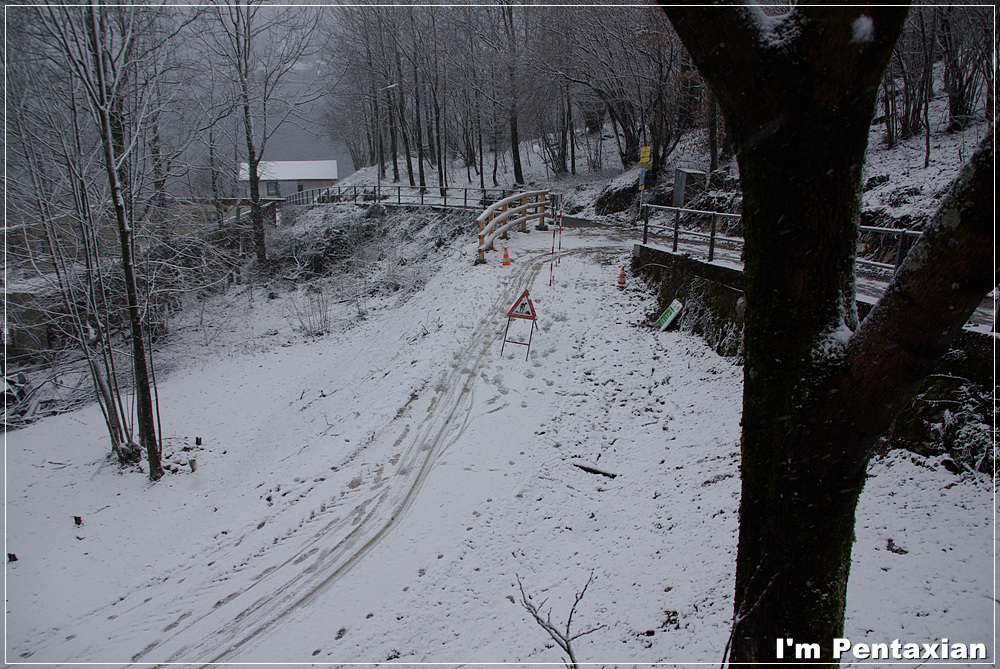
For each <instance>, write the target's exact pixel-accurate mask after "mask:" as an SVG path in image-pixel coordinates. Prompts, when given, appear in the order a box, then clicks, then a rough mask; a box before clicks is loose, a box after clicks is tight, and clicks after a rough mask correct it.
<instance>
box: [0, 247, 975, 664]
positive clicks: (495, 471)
mask: <svg viewBox="0 0 1000 669" xmlns="http://www.w3.org/2000/svg"><path fill="white" fill-rule="evenodd" d="M562 241H563V253H562V256H561V259H560V262H559V264H558V265H556V266H555V267H554V272H553V276H554V281H553V284H552V285H551V286H549V260H550V256H549V250H550V248H551V235H550V234H549V233H545V232H538V231H533V232H532V233H531V234H529V235H522V234H520V233H517V234H514V235H512V239H511V240H510V241H509V242H508V248H509V249H510V253H511V257H512V260H513V261H514V262H513V265H512V266H511V267H502V266H501V264H500V252H498V253H493V254H490V255H489V258H488V260H489V264H487V265H485V266H479V267H474V266H473V265H472V257H473V256H472V252H473V247H474V243H473V242H472V241H471V234H469V235H465V236H463V237H461V238H460V239H459V240H458V241H456V242H454V243H452V244H450V245H446V246H444V247H442V248H441V250H440V251H437V252H435V253H436V255H433V256H432V257H431V260H430V261H429V262H428V263H426V264H425V266H427V267H429V266H430V264H434V265H436V266H437V267H438V268H439V269H438V270H437V271H436V273H434V274H433V276H432V277H431V278H429V279H428V280H427V283H426V285H425V286H424V288H423V290H421V291H419V292H417V293H416V294H414V295H413V296H412V297H410V298H409V299H408V300H405V301H404V300H400V299H392V298H385V299H382V298H379V299H375V298H372V299H371V301H370V302H369V303H367V304H366V305H365V307H366V310H367V318H365V319H364V320H358V319H357V312H358V309H359V308H360V307H359V306H358V304H356V303H353V302H345V303H342V304H335V305H334V306H333V307H332V308H333V311H334V313H333V316H332V322H334V323H336V324H338V327H336V328H334V329H335V332H334V333H332V334H328V335H326V336H323V337H318V338H312V337H304V336H302V335H301V334H299V333H297V332H295V331H294V328H293V326H294V324H295V323H294V321H295V319H294V318H292V317H290V314H291V313H293V311H294V303H293V300H294V298H295V296H294V295H289V294H285V295H278V296H277V297H276V298H274V299H268V295H267V293H266V292H261V291H260V290H258V291H257V292H256V293H254V294H253V296H252V299H251V295H250V294H249V293H248V292H243V293H241V294H239V295H236V296H234V295H232V294H231V295H229V296H224V297H225V299H226V300H227V301H228V302H229V304H227V305H225V309H222V308H221V307H222V306H223V305H221V303H220V304H219V305H216V308H215V309H214V310H209V311H208V312H207V316H206V315H203V316H202V318H201V319H200V328H195V327H194V326H193V325H192V326H191V327H190V328H189V329H188V330H185V331H184V332H182V333H181V335H179V338H180V339H182V340H183V342H182V343H183V347H181V348H179V349H174V352H173V358H174V360H175V362H174V363H173V367H174V369H173V371H172V372H171V373H170V374H169V375H166V378H161V380H160V408H161V412H162V415H163V432H164V434H165V435H166V436H165V441H166V444H167V448H166V450H167V451H168V453H169V454H170V459H171V461H172V462H175V463H178V464H180V465H182V466H181V467H180V468H179V469H178V471H177V472H176V473H171V474H168V475H167V476H166V477H165V478H164V479H163V480H161V481H160V482H158V483H156V484H150V483H148V482H147V481H146V479H145V477H143V476H142V475H140V474H138V473H135V472H122V471H120V470H119V469H118V468H117V467H116V466H114V465H112V464H111V463H110V461H109V460H108V457H107V451H108V447H107V444H106V441H107V440H106V437H105V435H104V434H103V428H102V422H101V418H100V414H99V411H98V409H97V407H96V406H90V407H87V408H85V409H83V410H80V411H77V412H75V413H72V414H67V415H63V416H59V417H54V418H49V419H46V420H44V421H41V422H39V423H37V424H34V425H31V426H29V427H27V428H25V429H23V430H19V431H17V432H14V433H11V434H9V435H8V440H7V478H6V486H7V487H6V498H7V516H6V523H7V527H6V538H7V550H8V552H11V553H16V554H17V556H18V560H17V561H16V562H11V563H9V564H8V565H7V571H6V583H7V609H6V611H7V617H6V647H5V648H6V651H7V657H6V659H7V661H8V662H37V663H56V662H108V663H110V662H139V663H143V664H145V663H159V662H167V661H173V662H208V661H227V662H318V663H334V662H352V661H354V662H382V661H389V660H392V661H398V662H407V661H411V662H416V661H424V662H485V661H492V662H500V661H507V662H515V661H517V662H531V663H534V662H559V661H561V659H562V656H561V654H560V652H559V650H558V649H557V648H554V647H553V644H552V643H551V641H550V640H549V638H548V637H547V635H546V634H545V632H544V631H543V630H542V629H541V628H540V627H539V626H537V625H536V624H535V622H534V621H533V620H531V619H530V617H529V616H528V614H527V613H526V611H525V609H524V608H523V607H522V606H521V602H520V590H519V588H518V579H520V581H521V583H523V586H524V590H525V592H527V593H529V594H530V595H532V597H533V601H535V602H536V603H540V602H541V601H543V600H545V606H544V608H543V612H547V611H549V610H550V609H551V612H552V619H553V621H554V622H560V623H564V622H565V616H566V614H567V613H568V611H569V608H570V606H571V605H572V602H573V598H574V596H575V595H576V593H577V592H578V591H579V590H580V589H581V588H582V587H583V585H584V584H585V583H586V582H587V579H588V578H589V576H590V575H591V574H593V575H594V581H593V583H592V584H591V585H590V587H589V589H588V590H587V592H586V596H585V597H584V599H583V600H582V601H581V602H580V605H579V607H578V608H577V611H576V614H575V616H574V618H573V630H574V631H584V630H587V629H590V628H594V627H598V626H601V625H603V627H600V629H598V630H596V631H594V632H593V633H591V634H588V635H586V636H584V637H581V638H579V639H578V640H577V641H576V642H575V650H576V655H577V658H578V659H579V660H580V661H586V662H602V663H623V662H655V661H671V662H696V661H697V662H713V661H718V660H719V658H720V656H721V653H722V648H723V646H724V645H725V643H726V639H727V637H728V629H729V621H730V619H731V615H732V608H733V602H732V579H733V576H732V575H733V571H734V562H735V550H736V532H737V510H738V505H739V473H738V438H739V415H740V405H741V390H742V382H741V379H742V369H741V368H740V367H738V366H736V365H735V364H734V363H733V362H732V361H730V360H727V359H723V358H720V357H718V356H716V355H715V354H714V353H713V352H712V351H711V350H710V349H709V348H708V347H707V346H706V345H705V344H704V343H703V342H702V341H701V340H700V339H698V338H697V337H694V336H691V335H689V334H685V333H679V332H657V331H655V330H653V329H651V328H649V327H647V326H646V325H645V323H646V322H647V316H648V315H649V313H650V312H651V311H652V310H653V309H654V308H655V300H654V299H653V298H652V296H651V295H650V294H649V293H648V291H647V290H646V288H645V287H644V286H641V285H638V284H636V283H635V282H634V280H633V279H631V278H630V279H629V285H628V287H627V288H626V289H625V290H619V289H618V288H617V287H616V286H615V283H616V280H617V277H618V271H619V267H620V266H621V265H624V264H626V263H627V261H628V251H629V250H630V244H628V243H623V242H622V240H620V239H619V240H615V239H611V238H608V237H606V236H604V235H603V234H602V232H601V230H600V229H597V228H581V229H573V230H566V231H565V232H564V235H563V240H562ZM501 252H502V251H501ZM524 289H528V290H529V291H530V296H531V299H532V301H533V303H534V307H535V309H536V311H537V313H538V326H539V330H538V331H536V332H535V333H534V334H533V335H532V340H531V349H530V352H529V353H528V359H527V360H525V352H526V351H525V347H523V346H518V345H512V344H507V345H506V347H505V350H504V355H503V357H501V356H500V347H501V342H502V339H503V333H504V327H505V326H506V324H507V319H506V317H505V314H506V312H507V310H508V309H509V308H510V307H511V306H512V304H513V303H514V301H515V299H516V298H517V297H518V295H520V294H521V292H522V291H523V290H524ZM206 319H207V320H206ZM207 321H211V322H212V323H214V324H216V325H217V326H218V327H217V328H215V330H213V333H212V334H211V336H209V335H208V334H206V332H207V330H206V322H207ZM527 325H528V322H527V321H515V322H514V323H513V324H512V326H511V332H510V335H509V336H510V338H511V339H520V340H524V339H525V338H526V337H527V335H528V331H527ZM177 346H181V343H178V344H177ZM178 352H180V353H178ZM166 355H167V357H171V356H170V352H167V353H166ZM196 437H201V438H202V442H203V443H202V444H201V445H200V446H199V445H196ZM184 449H188V450H184ZM192 457H193V458H196V460H197V468H196V470H195V471H191V468H190V467H189V466H186V465H187V461H188V460H189V459H190V458H192ZM574 462H585V463H590V464H591V465H594V466H596V468H598V469H600V470H603V471H606V472H609V473H613V474H616V476H615V477H614V478H609V477H606V476H602V475H600V474H595V473H588V472H586V471H584V470H582V469H580V468H578V467H576V466H574ZM871 470H872V476H873V478H871V479H870V481H869V484H868V487H867V489H866V492H865V494H864V496H863V498H862V501H861V505H860V509H859V520H858V530H857V535H858V541H857V544H856V547H855V565H854V569H853V572H852V579H851V586H850V587H851V590H850V597H849V600H850V610H849V612H848V633H847V636H849V637H850V638H851V639H852V641H855V640H857V641H862V640H864V639H865V638H867V639H869V640H871V641H891V640H892V639H893V638H897V637H898V638H902V639H906V640H911V641H932V640H934V639H936V638H937V637H940V636H948V637H949V638H951V639H953V640H955V641H963V642H983V643H986V642H988V641H989V640H990V639H992V638H993V624H992V620H993V616H992V612H993V601H992V597H991V595H990V592H991V583H992V578H991V574H992V569H991V568H992V564H993V563H992V549H991V546H992V535H991V533H990V531H989V525H990V523H991V519H992V504H993V496H992V485H991V484H990V482H989V481H988V480H986V479H985V478H977V477H975V476H974V475H973V474H965V475H963V477H961V478H959V477H955V476H954V475H952V474H950V473H948V472H946V471H945V470H944V469H943V468H941V467H939V466H938V465H937V463H936V462H935V461H927V460H924V459H920V458H910V457H909V456H905V455H902V454H898V453H896V454H891V455H890V456H888V457H887V458H886V459H884V460H879V461H876V462H875V463H874V464H873V465H872V468H871ZM74 516H79V517H80V519H81V524H79V525H77V524H76V523H75V520H74ZM904 551H905V552H904ZM806 559H807V558H806ZM991 653H992V650H991Z"/></svg>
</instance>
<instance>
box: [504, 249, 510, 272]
mask: <svg viewBox="0 0 1000 669" xmlns="http://www.w3.org/2000/svg"><path fill="white" fill-rule="evenodd" d="M508 265H510V256H509V255H507V247H506V246H505V247H503V266H504V267H507V266H508Z"/></svg>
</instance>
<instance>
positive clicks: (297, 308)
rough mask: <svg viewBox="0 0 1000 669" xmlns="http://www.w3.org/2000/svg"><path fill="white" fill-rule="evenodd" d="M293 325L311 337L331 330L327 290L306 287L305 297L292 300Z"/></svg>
mask: <svg viewBox="0 0 1000 669" xmlns="http://www.w3.org/2000/svg"><path fill="white" fill-rule="evenodd" d="M291 303H292V305H291V319H292V321H293V323H292V324H293V327H296V326H297V327H296V329H298V330H299V331H300V332H302V333H303V334H306V335H308V336H310V337H319V336H321V335H324V334H326V333H328V332H330V326H331V319H330V296H329V294H328V293H327V291H325V290H323V289H322V288H318V287H316V286H309V288H307V289H306V294H305V298H304V299H299V298H297V297H293V298H292V300H291Z"/></svg>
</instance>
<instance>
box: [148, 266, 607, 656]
mask: <svg viewBox="0 0 1000 669" xmlns="http://www.w3.org/2000/svg"><path fill="white" fill-rule="evenodd" d="M616 252H620V250H619V249H618V248H617V247H607V246H597V247H591V248H583V249H574V250H572V251H565V252H563V253H562V254H561V256H562V257H567V256H577V255H585V254H598V255H608V254H614V253H616ZM549 262H550V255H549V254H547V253H535V254H533V255H531V256H527V257H525V258H524V259H523V260H522V261H521V262H519V263H518V264H517V265H516V266H515V268H514V270H513V272H512V274H511V275H510V276H508V277H505V281H504V284H503V286H502V287H501V289H500V290H498V291H495V295H494V296H493V301H492V303H490V305H489V307H488V308H487V310H486V313H485V314H482V316H483V317H482V318H481V319H480V320H479V322H478V323H477V325H476V326H475V329H474V330H473V331H472V332H471V333H470V334H468V335H467V336H466V340H465V342H464V343H463V344H462V345H461V346H459V347H458V349H457V350H456V351H455V353H454V356H453V360H452V361H451V362H450V364H448V365H447V369H446V371H445V372H444V373H443V374H441V376H440V377H439V378H438V379H437V380H436V382H435V384H434V386H433V388H432V395H431V399H430V403H429V406H428V409H427V413H426V414H425V415H424V417H423V418H422V419H421V420H420V421H419V422H418V423H416V427H414V428H413V429H412V430H411V429H410V426H409V425H407V427H406V429H405V430H404V432H403V434H402V435H401V436H400V437H399V439H397V440H396V443H395V444H394V446H397V447H398V452H397V453H394V454H393V455H392V456H391V458H390V460H389V461H388V462H387V463H381V464H380V468H379V474H378V476H376V477H375V478H373V479H371V480H370V481H367V482H365V483H362V484H361V485H359V486H357V487H356V488H355V491H356V492H355V494H354V495H352V496H351V498H350V504H351V505H353V508H351V509H349V510H345V509H343V508H339V507H338V506H336V505H334V506H332V507H329V508H327V510H326V511H325V513H329V514H338V518H336V519H335V520H332V521H330V522H329V523H327V524H326V525H324V526H323V527H322V528H321V529H320V530H319V531H318V532H317V533H316V534H314V535H313V536H311V537H309V538H308V539H306V540H305V541H303V542H302V543H301V548H300V549H299V551H298V553H297V554H296V555H295V556H294V557H292V558H289V559H286V560H285V561H284V562H282V563H281V564H280V565H278V566H277V567H276V568H272V569H271V570H270V571H268V572H267V573H266V574H262V575H261V577H260V578H258V579H256V580H254V581H253V582H251V583H250V584H249V586H248V587H247V588H245V589H244V590H243V591H241V592H240V593H239V594H237V595H236V596H235V597H233V598H232V599H230V600H229V601H226V602H225V603H223V604H222V605H221V606H219V607H215V608H213V609H212V610H211V611H210V612H208V613H207V614H206V615H204V616H202V617H200V618H195V619H194V620H190V621H188V622H187V624H185V625H183V626H182V627H180V629H178V631H177V632H176V633H175V634H174V635H172V637H171V638H169V639H168V640H165V641H163V642H161V643H156V644H151V645H150V646H149V647H147V648H146V649H144V651H143V652H142V653H140V654H138V655H136V656H135V657H133V658H132V659H133V661H135V662H143V661H146V658H147V657H160V658H162V657H164V656H166V657H167V662H187V661H190V660H191V658H208V660H209V662H211V663H217V662H227V661H233V660H235V659H237V658H238V657H239V651H240V650H241V649H242V648H243V647H244V646H245V645H246V644H247V643H248V642H250V641H252V640H253V639H255V638H256V637H257V636H258V635H260V634H262V633H264V632H266V631H268V630H269V629H271V628H272V626H276V625H280V623H281V622H282V620H283V619H284V618H285V617H286V616H287V615H288V614H289V613H291V612H293V611H295V610H296V609H297V608H299V607H301V606H303V605H306V604H308V603H309V602H311V601H313V600H315V599H316V598H318V597H321V596H323V594H324V592H326V591H327V589H329V588H330V587H331V586H332V585H333V584H334V583H335V582H336V581H337V580H338V579H339V578H341V577H342V576H344V575H345V574H346V573H347V572H348V571H349V570H350V569H351V568H352V567H353V566H354V565H356V564H357V563H358V562H359V561H360V560H361V559H362V558H363V557H364V556H365V555H366V554H367V553H368V552H369V551H370V550H371V549H372V548H373V547H375V546H376V545H377V544H378V543H379V541H381V540H382V539H383V538H384V537H385V536H386V534H387V533H389V532H390V531H391V530H392V529H393V528H394V527H395V526H396V525H397V524H398V523H399V522H400V521H401V519H404V518H405V517H406V514H407V512H408V511H409V510H410V508H411V506H412V504H413V502H414V500H415V499H416V497H417V495H418V494H419V492H420V490H421V488H422V487H423V485H424V484H425V482H426V480H427V477H428V474H429V473H430V471H431V469H432V468H433V467H434V466H435V464H436V463H437V462H438V461H439V459H440V458H441V456H442V455H443V454H444V453H445V452H446V451H447V449H448V448H449V446H451V445H452V444H454V443H455V442H456V441H457V440H459V439H460V438H461V437H462V435H463V434H464V432H465V430H466V428H467V427H468V425H469V422H470V421H471V420H472V408H473V405H474V400H475V386H476V385H477V383H478V382H479V380H478V378H477V376H478V374H479V371H480V369H481V367H482V362H483V360H484V359H485V358H487V357H493V356H495V355H496V353H497V351H496V344H497V341H498V331H497V327H496V319H495V318H489V317H486V316H487V315H491V314H492V315H495V314H498V313H504V312H505V311H506V310H507V309H508V308H509V305H511V304H513V302H514V301H515V300H516V298H517V297H518V295H520V293H521V291H523V290H524V289H525V288H526V287H531V286H533V284H534V283H535V280H536V279H537V277H538V275H539V273H540V272H541V271H542V270H543V269H547V268H548V266H549ZM472 318H474V316H472ZM400 442H402V443H400ZM345 511H346V513H345ZM339 516H343V517H342V518H341V517H339ZM192 636H193V637H194V638H195V639H197V640H196V641H194V642H193V643H192V642H191V641H190V639H191V637H192ZM157 661H162V660H157ZM199 661H201V660H199Z"/></svg>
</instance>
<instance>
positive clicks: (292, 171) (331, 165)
mask: <svg viewBox="0 0 1000 669" xmlns="http://www.w3.org/2000/svg"><path fill="white" fill-rule="evenodd" d="M258 169H259V171H260V178H261V179H267V180H270V181H313V180H322V179H330V180H334V179H336V178H337V161H336V160H262V161H261V162H260V165H259V167H258ZM249 180H250V166H249V165H248V164H247V163H240V181H249Z"/></svg>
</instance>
